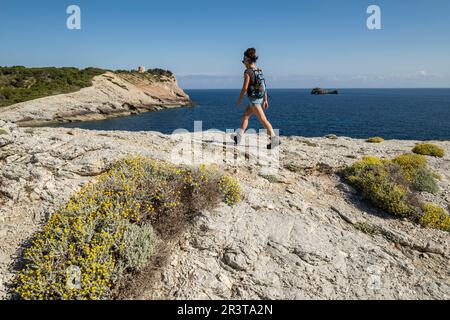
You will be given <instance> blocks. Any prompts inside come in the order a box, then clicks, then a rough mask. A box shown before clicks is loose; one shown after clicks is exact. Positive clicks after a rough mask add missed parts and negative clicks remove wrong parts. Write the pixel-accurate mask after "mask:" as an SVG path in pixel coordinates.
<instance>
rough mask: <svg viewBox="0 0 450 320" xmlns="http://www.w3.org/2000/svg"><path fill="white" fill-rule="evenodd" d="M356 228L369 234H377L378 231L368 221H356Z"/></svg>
mask: <svg viewBox="0 0 450 320" xmlns="http://www.w3.org/2000/svg"><path fill="white" fill-rule="evenodd" d="M355 228H356V229H358V230H359V231H361V232H363V233H365V234H368V235H374V234H377V232H378V230H377V229H376V227H374V226H373V225H371V224H370V223H368V222H357V223H355Z"/></svg>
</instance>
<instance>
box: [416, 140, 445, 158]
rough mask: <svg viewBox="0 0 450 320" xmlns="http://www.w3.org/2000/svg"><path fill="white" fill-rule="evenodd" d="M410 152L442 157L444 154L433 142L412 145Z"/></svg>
mask: <svg viewBox="0 0 450 320" xmlns="http://www.w3.org/2000/svg"><path fill="white" fill-rule="evenodd" d="M412 152H414V153H417V154H422V155H425V156H432V157H438V158H442V157H443V156H444V155H445V151H444V149H442V148H441V147H439V146H438V145H435V144H433V143H421V144H418V145H416V146H415V147H414V149H413V150H412Z"/></svg>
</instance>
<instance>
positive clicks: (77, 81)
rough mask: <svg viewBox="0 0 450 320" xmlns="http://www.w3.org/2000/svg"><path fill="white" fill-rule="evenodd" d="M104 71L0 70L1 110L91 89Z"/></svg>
mask: <svg viewBox="0 0 450 320" xmlns="http://www.w3.org/2000/svg"><path fill="white" fill-rule="evenodd" d="M105 71H106V70H102V69H96V68H87V69H83V70H80V69H77V68H26V67H22V66H17V67H0V107H4V106H8V105H12V104H15V103H19V102H24V101H29V100H33V99H37V98H42V97H46V96H51V95H56V94H63V93H70V92H75V91H78V90H80V89H81V88H85V87H89V86H91V85H92V78H93V77H95V76H98V75H100V74H102V73H104V72H105Z"/></svg>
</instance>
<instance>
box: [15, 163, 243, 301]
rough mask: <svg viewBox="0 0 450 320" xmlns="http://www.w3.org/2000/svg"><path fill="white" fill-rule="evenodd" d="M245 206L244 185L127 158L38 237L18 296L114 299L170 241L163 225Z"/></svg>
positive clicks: (17, 288) (27, 259) (55, 217)
mask: <svg viewBox="0 0 450 320" xmlns="http://www.w3.org/2000/svg"><path fill="white" fill-rule="evenodd" d="M239 199H240V188H239V184H238V182H237V181H236V180H234V179H232V178H230V177H228V176H226V175H221V174H219V173H218V172H217V171H212V170H207V168H206V167H205V166H201V167H200V168H183V167H177V166H174V165H171V164H168V163H164V162H157V161H154V160H152V159H148V158H144V157H127V158H125V159H123V160H120V161H118V162H116V163H115V164H114V165H113V166H112V168H111V169H110V170H108V171H107V172H106V173H104V174H102V175H101V176H99V177H98V178H97V179H96V181H94V182H92V183H89V184H88V185H86V186H85V187H84V188H82V189H81V190H80V191H79V192H78V193H76V194H75V195H73V196H72V197H71V198H70V200H69V201H68V202H67V204H66V205H64V206H62V207H61V208H59V210H57V211H56V212H55V213H54V214H53V215H52V216H51V218H50V219H49V221H48V222H47V224H46V225H45V226H44V227H43V229H42V230H41V231H40V232H38V233H37V234H36V235H35V236H34V237H33V239H32V240H31V243H30V245H29V247H28V248H27V249H25V251H24V254H23V268H22V269H21V270H20V272H19V273H18V276H17V279H16V285H15V289H14V292H15V294H16V295H17V297H18V298H20V299H45V300H46V299H64V300H66V299H67V300H69V299H70V300H72V299H107V298H111V297H112V288H114V285H115V283H117V281H118V280H119V279H120V278H121V277H122V276H123V275H124V274H125V273H127V272H132V271H138V270H139V269H141V268H142V267H144V266H145V265H146V262H147V261H148V259H149V257H150V256H151V255H152V254H153V253H154V250H155V247H156V244H157V242H158V241H159V240H158V239H160V238H164V236H165V235H163V234H161V232H162V230H164V229H163V228H161V226H160V225H161V223H162V222H161V223H159V222H160V221H165V222H167V220H161V219H162V218H163V217H175V218H179V217H183V216H186V217H189V216H191V215H192V214H193V213H194V212H196V211H199V210H202V209H205V208H208V207H210V206H212V205H214V204H216V203H217V202H219V201H220V200H223V201H225V202H226V203H227V204H230V205H232V204H234V203H236V202H237V201H239Z"/></svg>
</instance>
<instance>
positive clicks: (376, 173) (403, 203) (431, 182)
mask: <svg viewBox="0 0 450 320" xmlns="http://www.w3.org/2000/svg"><path fill="white" fill-rule="evenodd" d="M343 173H344V177H345V179H346V180H347V181H348V182H349V183H350V184H351V185H352V186H353V187H355V188H356V189H357V190H358V191H359V192H360V193H361V194H362V196H363V197H364V198H365V199H366V200H368V201H369V202H371V203H372V204H373V205H375V206H376V207H378V208H380V209H382V210H384V211H386V212H388V213H391V214H393V215H396V216H403V217H408V218H410V219H411V220H417V218H419V214H420V212H421V204H420V202H419V200H418V197H417V195H416V192H417V191H426V192H430V193H436V192H437V191H438V186H437V182H436V178H435V174H434V173H432V172H431V171H430V170H429V169H428V168H427V161H426V159H425V158H424V157H423V156H421V155H415V154H404V155H400V156H398V157H396V158H395V159H394V160H392V161H391V160H382V159H380V158H376V157H364V158H363V159H362V160H361V161H357V162H355V163H354V164H353V165H352V166H349V167H347V168H346V169H345V170H344V172H343Z"/></svg>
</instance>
